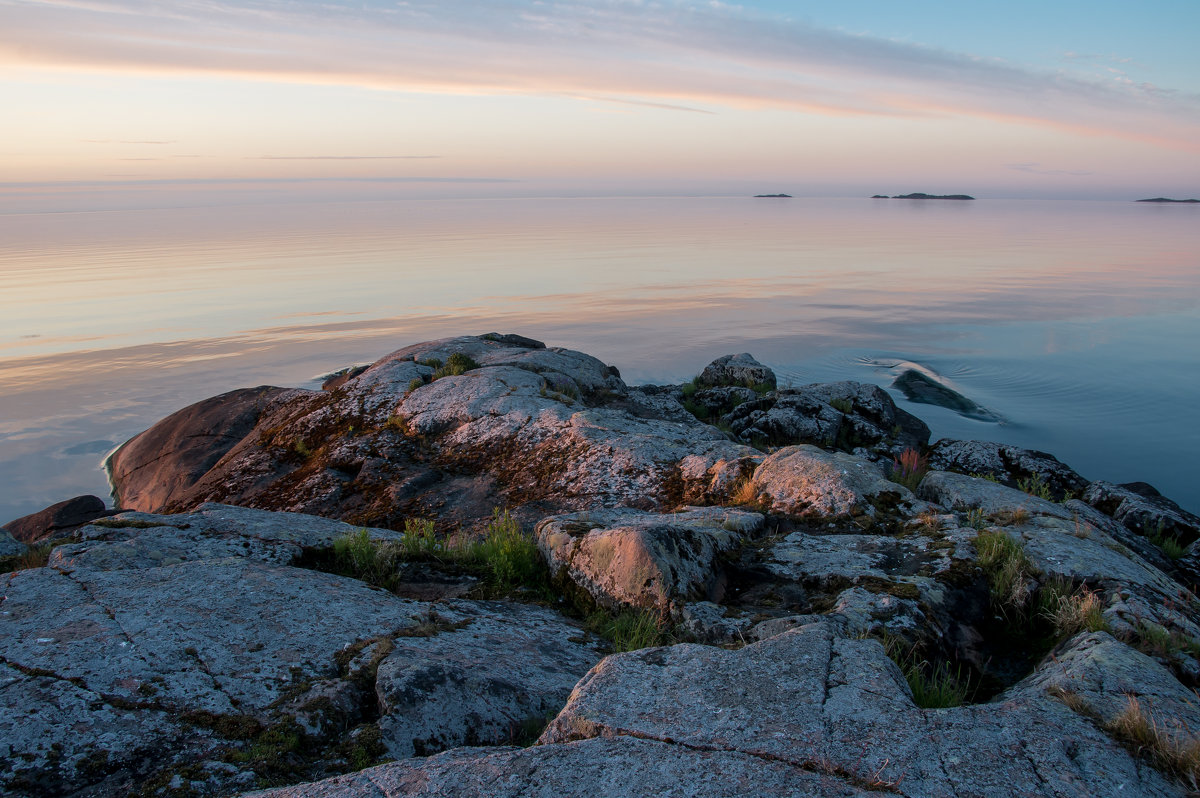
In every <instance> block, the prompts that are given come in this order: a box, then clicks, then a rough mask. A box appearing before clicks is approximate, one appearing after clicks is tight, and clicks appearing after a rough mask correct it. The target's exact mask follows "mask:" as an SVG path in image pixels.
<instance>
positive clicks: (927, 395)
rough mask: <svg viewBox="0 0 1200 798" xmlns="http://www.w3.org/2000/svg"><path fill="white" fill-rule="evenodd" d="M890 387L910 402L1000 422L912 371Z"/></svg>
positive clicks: (959, 394) (972, 402)
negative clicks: (898, 391)
mask: <svg viewBox="0 0 1200 798" xmlns="http://www.w3.org/2000/svg"><path fill="white" fill-rule="evenodd" d="M892 387H894V388H899V389H900V391H901V392H902V393H903V394H904V396H905V397H906V398H907V399H908V400H909V401H910V402H918V403H920V404H927V405H937V406H938V407H944V408H946V409H948V410H953V411H954V412H955V413H958V414H959V415H962V416H966V417H967V418H974V419H977V420H979V421H1002V420H1003V419H1001V418H1000V416H998V415H996V414H995V413H993V412H992V411H991V410H988V409H987V408H986V407H983V406H981V405H979V404H977V403H976V402H975V401H974V400H972V399H968V398H967V397H965V396H963V395H962V394H961V393H959V392H958V391H955V390H953V389H951V388H947V387H946V386H945V385H942V384H941V383H940V382H936V381H934V380H933V379H930V378H929V377H927V376H926V375H924V374H922V373H921V372H919V371H914V370H913V369H908V370H907V371H905V372H904V373H903V374H901V375H900V376H899V377H897V378H896V379H895V380H894V381H893V382H892Z"/></svg>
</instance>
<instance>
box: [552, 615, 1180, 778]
mask: <svg viewBox="0 0 1200 798" xmlns="http://www.w3.org/2000/svg"><path fill="white" fill-rule="evenodd" d="M623 737H636V738H639V739H644V740H658V741H661V742H666V743H669V744H671V745H675V746H679V747H686V748H689V749H699V750H719V751H737V752H742V753H748V754H752V755H754V756H757V757H760V758H763V759H769V760H770V761H773V762H780V763H787V764H792V765H795V766H798V767H801V768H805V769H808V770H815V769H817V766H818V765H823V767H822V770H823V771H824V772H837V773H842V774H852V775H854V776H855V777H856V781H852V782H851V785H852V786H865V783H866V782H868V781H870V782H873V783H874V784H876V785H879V784H880V783H886V784H888V786H889V787H890V788H891V789H892V790H893V791H894V792H896V793H899V794H902V795H911V796H926V795H964V794H968V795H979V796H1009V795H1012V794H1013V792H1012V790H1013V787H1014V785H1020V788H1021V790H1022V794H1025V795H1045V796H1051V795H1053V796H1061V795H1078V796H1091V795H1111V794H1116V793H1117V792H1118V791H1120V790H1132V791H1133V792H1135V793H1136V794H1138V795H1178V794H1180V792H1181V791H1180V790H1179V789H1178V788H1176V787H1175V786H1174V785H1172V784H1170V783H1168V782H1167V781H1166V779H1164V778H1163V777H1162V776H1161V775H1159V774H1158V773H1156V772H1155V771H1153V770H1149V769H1146V768H1143V767H1141V766H1140V765H1139V764H1138V762H1137V761H1136V760H1134V759H1133V758H1132V757H1131V756H1130V755H1129V754H1128V753H1127V752H1126V751H1125V749H1124V748H1122V747H1121V746H1120V745H1119V744H1118V743H1116V742H1115V741H1113V740H1112V739H1110V738H1109V737H1108V736H1106V735H1105V734H1103V733H1102V732H1100V731H1099V730H1098V729H1097V728H1096V727H1095V726H1094V725H1093V724H1092V722H1091V721H1089V720H1087V719H1085V718H1081V717H1080V716H1078V715H1076V714H1075V713H1073V712H1071V711H1070V710H1069V709H1067V708H1066V707H1065V706H1064V705H1063V704H1062V703H1061V702H1059V701H1057V700H1056V699H1053V698H1051V697H1049V696H1043V695H1041V694H1039V695H1030V696H1022V697H1021V698H1020V699H1019V700H1018V699H1012V700H1007V701H1003V702H999V703H994V704H984V705H976V706H968V707H961V708H957V709H946V710H932V711H930V710H922V709H919V708H917V707H916V706H914V705H913V703H912V699H911V697H910V695H909V691H908V686H907V684H906V683H905V680H904V677H903V676H902V675H901V674H900V672H899V670H898V669H897V667H896V666H895V665H894V664H893V663H892V662H891V660H889V659H888V658H887V656H886V655H885V654H884V653H883V649H882V647H881V646H880V645H879V643H877V642H875V641H873V640H847V639H840V638H835V637H831V636H830V634H829V633H828V632H827V631H826V630H825V629H823V628H822V627H820V626H816V625H813V626H807V627H802V628H799V629H796V630H793V631H790V632H786V633H784V634H782V635H778V636H776V637H772V638H770V639H768V640H765V641H763V642H760V643H755V644H753V645H750V646H747V647H745V648H743V649H740V650H738V651H725V650H721V649H713V648H706V647H700V646H693V645H678V646H674V647H672V648H665V649H664V648H657V649H645V650H642V651H638V652H631V653H629V654H622V655H615V656H611V657H609V658H607V659H605V660H604V661H603V662H601V663H600V664H599V665H597V666H596V667H595V668H594V669H593V670H592V672H591V673H590V674H589V675H588V676H587V677H586V678H585V679H584V680H583V681H582V682H580V684H579V686H578V687H577V688H576V690H575V692H574V694H573V695H572V696H571V700H570V702H569V703H568V704H567V706H566V708H565V709H564V710H563V711H562V713H561V714H559V716H558V717H557V718H555V720H554V722H553V723H551V724H550V726H549V728H547V730H546V733H545V734H543V735H542V738H541V741H540V742H541V743H542V744H543V745H548V746H549V745H562V744H565V743H568V742H571V741H575V740H586V739H595V738H616V739H620V738H623ZM847 781H850V780H849V779H847Z"/></svg>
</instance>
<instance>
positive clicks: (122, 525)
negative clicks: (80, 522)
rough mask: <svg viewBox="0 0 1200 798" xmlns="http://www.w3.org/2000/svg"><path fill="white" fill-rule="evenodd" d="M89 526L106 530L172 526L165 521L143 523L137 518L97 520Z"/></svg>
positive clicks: (90, 522)
mask: <svg viewBox="0 0 1200 798" xmlns="http://www.w3.org/2000/svg"><path fill="white" fill-rule="evenodd" d="M88 524H89V525H90V526H98V527H103V528H105V529H153V528H154V527H158V526H170V524H168V523H166V522H165V521H142V520H139V519H135V518H97V519H96V520H95V521H89V522H88Z"/></svg>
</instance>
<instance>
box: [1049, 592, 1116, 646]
mask: <svg viewBox="0 0 1200 798" xmlns="http://www.w3.org/2000/svg"><path fill="white" fill-rule="evenodd" d="M1042 613H1043V615H1045V617H1046V618H1047V619H1049V621H1050V622H1051V623H1052V624H1054V629H1055V631H1056V632H1058V634H1059V636H1060V637H1064V638H1065V637H1071V636H1072V635H1076V634H1078V633H1079V632H1085V631H1086V632H1101V631H1107V630H1108V623H1107V622H1106V621H1105V620H1104V603H1103V601H1102V600H1101V598H1100V595H1099V594H1098V593H1096V591H1094V590H1089V589H1088V588H1086V587H1081V588H1080V589H1079V590H1077V591H1075V593H1073V594H1071V595H1057V596H1055V597H1054V600H1052V601H1048V602H1046V606H1044V608H1043V610H1042Z"/></svg>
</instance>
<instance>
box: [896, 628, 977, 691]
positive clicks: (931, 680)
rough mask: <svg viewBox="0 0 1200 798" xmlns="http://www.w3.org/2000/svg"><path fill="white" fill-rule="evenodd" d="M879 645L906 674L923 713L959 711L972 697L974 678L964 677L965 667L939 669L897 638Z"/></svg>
mask: <svg viewBox="0 0 1200 798" xmlns="http://www.w3.org/2000/svg"><path fill="white" fill-rule="evenodd" d="M879 642H880V643H882V644H883V650H884V652H886V653H887V655H888V657H889V658H891V660H892V662H894V663H896V666H897V667H899V668H900V672H901V673H903V674H904V680H905V681H907V682H908V687H909V690H911V691H912V696H913V703H915V704H916V705H917V706H919V707H921V708H923V709H944V708H946V707H959V706H962V705H963V704H965V703H966V702H967V700H968V699H969V698H970V697H971V693H972V688H971V680H970V676H969V675H967V676H964V675H963V668H962V666H961V665H957V666H955V667H951V666H950V663H948V662H939V663H937V664H936V665H935V664H933V663H931V662H930V661H929V660H928V659H926V658H925V657H922V656H921V655H920V652H919V651H918V650H917V648H916V647H915V646H910V645H907V644H906V643H905V642H904V641H903V640H901V639H900V638H898V637H895V636H894V635H889V634H884V635H883V637H882V638H880V639H879Z"/></svg>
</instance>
